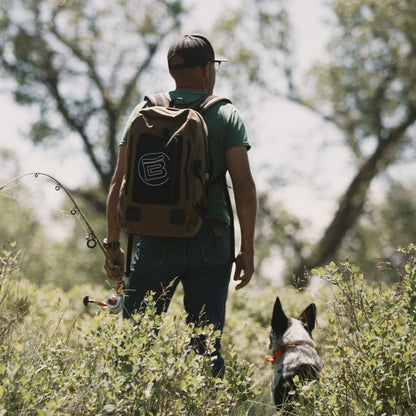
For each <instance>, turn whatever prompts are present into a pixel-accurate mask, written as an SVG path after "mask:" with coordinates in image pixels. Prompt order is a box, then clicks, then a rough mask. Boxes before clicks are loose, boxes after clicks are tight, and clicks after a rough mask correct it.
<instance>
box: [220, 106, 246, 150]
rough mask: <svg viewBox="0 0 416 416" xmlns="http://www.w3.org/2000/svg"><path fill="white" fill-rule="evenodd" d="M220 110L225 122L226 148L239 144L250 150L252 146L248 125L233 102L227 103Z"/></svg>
mask: <svg viewBox="0 0 416 416" xmlns="http://www.w3.org/2000/svg"><path fill="white" fill-rule="evenodd" d="M220 111H221V112H222V115H223V120H224V123H225V143H224V148H225V150H226V151H227V150H228V149H231V148H233V147H237V146H245V147H246V148H247V150H249V149H250V147H251V146H250V143H249V140H248V136H247V131H246V127H245V125H244V121H243V119H242V117H241V115H240V112H239V111H238V109H237V108H236V107H234V105H232V104H227V105H225V106H223V107H222V108H221V110H220Z"/></svg>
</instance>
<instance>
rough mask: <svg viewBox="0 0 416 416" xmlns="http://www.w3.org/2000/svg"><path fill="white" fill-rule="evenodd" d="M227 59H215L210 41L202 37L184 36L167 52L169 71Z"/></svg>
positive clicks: (196, 35) (195, 35)
mask: <svg viewBox="0 0 416 416" xmlns="http://www.w3.org/2000/svg"><path fill="white" fill-rule="evenodd" d="M224 61H227V59H223V58H217V59H216V58H215V53H214V49H213V47H212V45H211V43H210V41H209V40H208V39H207V38H206V37H205V36H202V35H198V34H193V35H184V36H183V37H182V38H180V39H179V40H178V41H177V42H175V43H174V44H173V45H172V46H171V47H170V49H169V51H168V65H169V70H171V71H172V70H177V69H183V68H192V67H196V66H202V65H205V64H206V63H207V62H224Z"/></svg>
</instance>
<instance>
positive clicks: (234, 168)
mask: <svg viewBox="0 0 416 416" xmlns="http://www.w3.org/2000/svg"><path fill="white" fill-rule="evenodd" d="M226 161H227V168H228V171H229V173H230V176H231V181H232V184H233V190H234V198H235V204H236V208H237V215H238V220H239V223H240V230H241V249H240V252H239V253H238V254H237V257H236V261H235V273H234V280H239V281H240V283H239V284H238V285H237V286H236V289H241V288H243V287H244V286H246V285H247V284H248V283H249V282H250V280H251V277H252V276H253V273H254V229H255V224H256V213H257V196H256V185H255V183H254V180H253V177H252V176H251V171H250V164H249V161H248V155H247V149H246V147H245V146H238V147H233V148H231V149H229V150H227V152H226ZM242 272H243V273H242Z"/></svg>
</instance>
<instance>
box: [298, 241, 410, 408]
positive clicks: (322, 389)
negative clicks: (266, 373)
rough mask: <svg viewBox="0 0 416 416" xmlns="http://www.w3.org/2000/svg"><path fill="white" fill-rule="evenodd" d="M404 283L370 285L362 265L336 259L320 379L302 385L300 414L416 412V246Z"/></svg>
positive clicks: (328, 272)
mask: <svg viewBox="0 0 416 416" xmlns="http://www.w3.org/2000/svg"><path fill="white" fill-rule="evenodd" d="M406 254H407V256H408V262H407V264H406V265H405V266H404V268H403V270H401V279H400V282H398V283H395V284H392V285H386V284H383V285H380V286H379V287H374V286H373V287H372V288H370V287H369V286H368V285H367V284H366V283H365V280H364V276H363V274H362V273H360V271H359V270H358V268H357V267H355V266H353V265H351V264H349V263H348V262H346V263H344V264H342V265H340V266H336V265H335V264H331V265H330V266H328V267H327V269H326V271H324V270H322V269H321V270H320V274H321V276H322V277H323V278H325V279H326V280H328V281H329V282H330V283H331V284H332V285H334V286H335V287H336V288H337V292H336V295H335V297H334V300H333V302H332V306H331V310H330V322H329V327H328V333H329V337H328V346H329V345H331V346H332V350H331V351H330V353H328V354H327V357H326V360H325V361H326V362H325V370H324V372H323V374H322V377H321V380H320V383H319V384H318V383H313V384H311V385H309V386H303V387H300V389H301V401H300V403H298V407H299V414H300V415H325V416H328V415H334V416H335V415H336V416H338V415H379V416H381V415H388V416H389V415H414V414H416V336H415V334H416V314H415V306H416V260H415V259H416V257H415V254H416V250H415V247H414V246H411V247H410V248H409V249H408V250H407V251H406Z"/></svg>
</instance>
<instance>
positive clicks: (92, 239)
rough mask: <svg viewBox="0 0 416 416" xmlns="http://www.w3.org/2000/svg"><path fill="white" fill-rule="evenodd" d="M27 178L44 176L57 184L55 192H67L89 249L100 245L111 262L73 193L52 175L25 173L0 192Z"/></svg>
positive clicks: (8, 183) (2, 187)
mask: <svg viewBox="0 0 416 416" xmlns="http://www.w3.org/2000/svg"><path fill="white" fill-rule="evenodd" d="M27 176H34V177H35V178H39V177H40V176H42V177H45V178H47V179H50V180H51V181H53V182H54V184H55V191H60V190H63V191H64V192H65V194H66V195H67V197H68V198H69V199H70V201H71V203H72V206H71V205H69V204H67V205H68V207H69V208H70V210H69V214H71V215H72V216H76V217H77V219H78V221H79V222H80V224H82V226H83V229H84V231H85V232H86V233H87V237H86V239H87V247H88V248H94V247H96V246H97V245H98V247H99V248H100V249H101V251H102V253H103V254H104V257H105V258H106V259H108V260H109V261H110V262H111V260H110V258H109V257H108V255H107V252H106V250H105V248H104V246H103V245H102V243H101V241H100V239H99V238H98V237H97V235H96V233H95V231H94V229H93V228H92V226H91V224H90V223H89V222H88V220H87V218H86V217H85V215H84V213H83V211H82V210H81V208H80V207H79V206H78V204H77V202H76V201H75V199H74V197H73V196H72V194H71V192H70V191H69V190H68V189H67V188H66V187H65V186H64V185H63V184H62V183H61V182H60V181H59V180H58V179H56V178H55V177H53V176H52V175H49V174H47V173H43V172H31V173H25V174H23V175H19V176H17V177H16V178H13V179H11V180H10V181H8V182H7V183H5V184H4V185H2V186H1V187H0V191H3V190H5V189H8V188H12V187H14V186H17V184H18V182H19V181H20V180H21V179H23V178H25V177H27ZM13 184H16V185H14V186H13Z"/></svg>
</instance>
